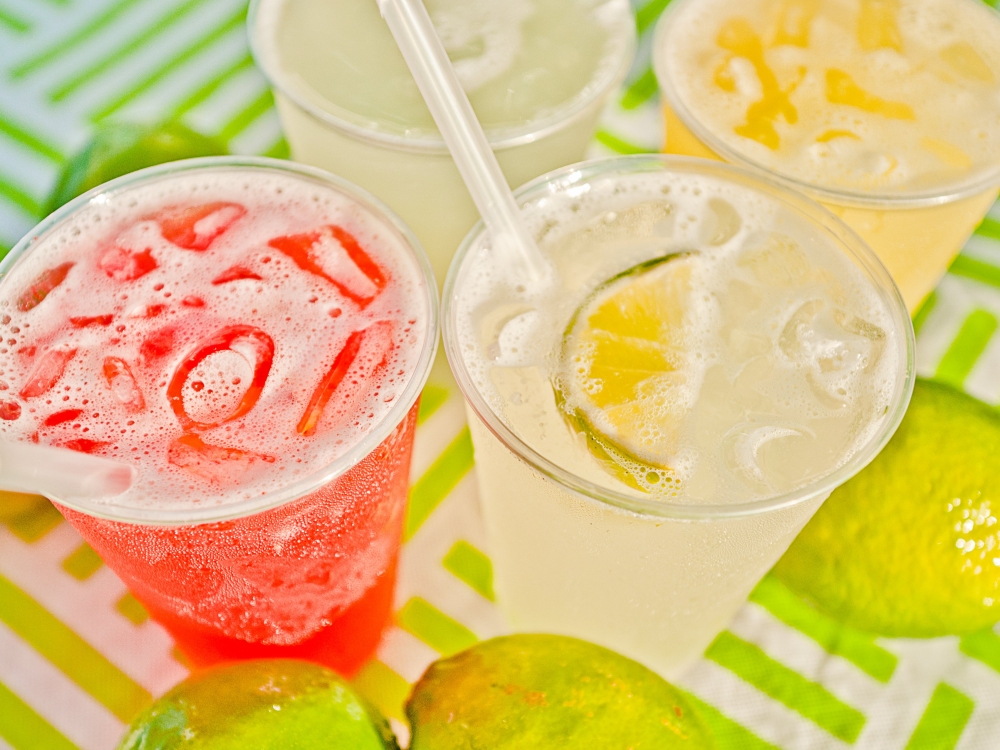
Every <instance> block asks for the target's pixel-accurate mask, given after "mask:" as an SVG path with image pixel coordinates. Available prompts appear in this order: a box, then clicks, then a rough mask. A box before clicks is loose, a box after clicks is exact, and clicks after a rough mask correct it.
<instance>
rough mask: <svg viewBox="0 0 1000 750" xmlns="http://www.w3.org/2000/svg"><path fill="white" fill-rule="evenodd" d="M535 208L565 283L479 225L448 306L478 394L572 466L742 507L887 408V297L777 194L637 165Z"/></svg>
mask: <svg viewBox="0 0 1000 750" xmlns="http://www.w3.org/2000/svg"><path fill="white" fill-rule="evenodd" d="M527 216H528V217H529V218H530V221H532V222H533V224H534V226H535V228H536V230H537V231H538V232H539V236H540V245H541V247H542V249H543V252H545V253H546V254H547V255H548V256H549V258H550V259H551V260H552V263H553V266H554V268H555V269H556V274H555V277H556V279H557V281H555V282H554V283H553V284H552V286H551V287H550V288H548V289H547V290H545V291H544V292H528V291H524V292H522V291H519V290H520V289H522V287H520V286H518V285H517V280H513V279H510V278H508V277H507V276H506V273H505V271H504V269H503V264H502V263H501V264H498V265H494V261H495V259H493V258H492V257H491V254H490V251H489V248H488V247H484V245H483V240H482V238H480V240H479V242H478V243H476V244H475V245H473V247H472V248H471V249H470V251H469V252H470V255H469V256H467V259H466V261H465V263H464V264H463V272H462V274H461V275H460V276H459V277H458V281H457V283H456V286H455V289H456V297H457V299H456V303H455V305H456V306H455V311H454V313H453V318H454V320H455V321H456V323H455V332H456V337H457V339H458V351H460V352H461V356H462V358H463V363H464V366H465V369H466V371H467V372H468V376H469V378H470V379H471V381H472V383H473V384H474V387H475V388H476V390H477V391H478V392H479V393H480V394H481V395H482V396H483V398H484V400H485V401H486V403H487V404H488V406H489V408H490V409H491V410H492V411H493V412H494V413H495V414H496V415H498V416H499V418H500V419H501V420H502V421H503V422H504V423H505V424H506V425H507V427H508V428H510V429H511V430H512V431H513V432H514V433H515V435H517V437H519V438H520V439H521V440H522V441H524V442H525V443H526V444H527V445H528V446H529V447H530V448H532V449H534V450H535V451H536V452H538V453H539V454H541V455H542V456H544V457H545V458H546V459H548V460H549V461H551V462H553V463H555V464H556V465H557V466H558V467H560V468H561V469H563V470H566V471H569V472H571V473H572V474H574V475H575V476H576V477H579V478H581V479H583V480H586V481H589V482H591V483H592V484H595V485H598V486H599V487H604V488H608V489H611V490H614V491H617V492H619V493H624V494H626V495H630V496H635V497H637V498H645V499H651V500H662V501H668V502H673V503H677V502H681V503H684V502H691V503H699V504H708V505H711V504H733V503H742V502H748V501H752V500H757V499H764V498H767V497H771V496H774V495H778V494H782V493H785V492H789V491H792V490H795V489H796V488H799V487H802V486H804V485H806V484H809V483H811V482H813V481H815V480H818V479H820V478H822V477H824V476H826V475H829V474H830V473H831V472H833V471H834V470H835V469H837V468H838V467H840V466H842V465H844V464H845V463H846V462H848V461H849V460H850V459H851V458H852V457H853V456H854V455H855V454H856V453H858V452H859V451H860V450H862V449H863V448H864V447H865V445H866V444H867V443H868V442H869V441H870V440H871V439H872V438H873V437H874V435H875V434H876V433H877V432H878V430H879V428H880V427H881V426H882V425H883V422H884V420H885V419H888V418H890V417H888V416H887V412H888V411H889V410H890V406H891V404H892V403H893V399H894V398H895V389H896V387H897V379H898V373H899V371H900V369H901V368H902V366H903V365H904V362H903V361H902V359H903V358H904V356H905V355H903V354H902V353H901V344H900V340H899V338H898V337H899V336H900V335H902V334H901V333H900V331H899V330H898V328H897V327H898V325H899V324H898V322H897V321H895V320H894V319H893V317H892V313H891V312H890V310H889V307H888V303H887V302H886V300H885V298H884V297H883V296H882V295H880V293H879V291H878V290H877V289H876V287H875V285H874V283H873V282H872V281H871V280H870V279H869V278H868V277H866V276H865V274H864V272H863V271H862V270H861V268H860V267H859V266H858V265H856V263H855V262H854V261H853V260H851V259H850V257H849V256H848V255H847V253H846V252H845V250H844V249H843V247H842V246H840V245H838V244H836V243H835V241H834V240H833V238H832V236H831V235H828V234H826V233H825V232H823V231H817V225H816V224H814V223H813V222H812V221H810V220H808V219H806V217H805V216H803V215H802V214H800V213H798V212H795V211H793V210H792V209H790V208H788V207H787V206H786V205H784V204H782V203H780V202H779V201H778V200H776V199H774V198H773V197H771V196H769V195H768V194H767V193H765V192H763V191H756V190H752V189H750V188H749V187H747V186H743V185H740V184H737V183H730V182H725V181H723V180H721V179H719V178H717V177H714V176H710V175H697V174H691V173H684V172H676V173H670V172H663V173H641V172H640V173H638V174H633V175H617V176H605V177H595V178H593V179H591V180H589V181H588V180H583V181H581V182H580V184H576V183H574V184H573V185H572V186H571V187H569V188H568V189H564V190H563V191H562V192H554V193H553V194H546V195H545V197H544V198H541V199H539V200H538V201H536V202H535V203H534V204H532V205H531V207H530V208H529V209H527ZM538 491H539V492H541V491H542V488H539V490H538Z"/></svg>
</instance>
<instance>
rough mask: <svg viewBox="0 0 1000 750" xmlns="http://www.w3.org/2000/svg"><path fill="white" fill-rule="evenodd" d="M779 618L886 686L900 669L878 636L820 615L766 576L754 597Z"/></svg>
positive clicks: (782, 585) (752, 595)
mask: <svg viewBox="0 0 1000 750" xmlns="http://www.w3.org/2000/svg"><path fill="white" fill-rule="evenodd" d="M750 601H752V602H754V603H756V604H759V605H760V606H762V607H763V608H764V609H766V610H767V611H768V612H770V613H771V614H772V615H773V616H774V617H775V618H777V619H778V620H780V621H781V622H783V623H785V624H786V625H788V626H790V627H792V628H795V629H796V630H798V631H799V632H800V633H803V634H804V635H807V636H809V637H810V638H812V639H813V640H814V641H816V643H818V644H819V645H820V646H822V647H823V649H824V650H826V651H827V653H830V654H836V655H837V656H840V657H843V658H844V659H847V661H849V662H851V663H852V664H853V665H854V666H856V667H857V668H858V669H860V670H861V671H862V672H864V673H865V674H867V675H869V676H871V677H874V678H875V679H876V680H878V681H879V682H883V683H886V682H888V681H889V679H890V678H891V677H892V673H893V672H894V671H895V670H896V663H897V662H898V659H897V658H896V656H895V655H894V654H893V653H891V652H889V651H886V650H885V649H884V648H882V647H881V646H877V645H876V644H875V637H874V636H872V635H869V634H867V633H861V632H859V631H856V630H853V629H851V628H848V627H845V626H843V625H841V624H840V623H838V622H836V621H835V620H832V619H830V618H829V617H826V616H825V615H822V614H820V613H819V612H817V611H816V610H815V609H814V608H813V607H811V606H810V605H809V604H807V603H806V602H804V601H803V600H802V599H800V598H799V597H798V596H796V595H795V594H794V593H792V591H791V590H789V589H788V588H787V587H786V586H785V585H784V584H783V583H781V581H779V580H778V579H777V578H775V577H774V576H771V575H769V576H766V577H765V578H764V580H762V581H761V582H760V583H759V584H758V586H757V588H756V589H754V591H753V592H752V593H751V594H750Z"/></svg>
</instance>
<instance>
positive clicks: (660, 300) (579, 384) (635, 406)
mask: <svg viewBox="0 0 1000 750" xmlns="http://www.w3.org/2000/svg"><path fill="white" fill-rule="evenodd" d="M693 262H694V257H693V256H692V255H690V254H687V253H684V254H674V255H670V256H666V257H663V258H656V259H654V260H650V261H646V262H645V263H641V264H640V265H637V266H634V267H633V268H630V269H628V270H627V271H624V272H623V273H620V274H618V275H617V276H615V277H614V278H612V279H610V280H608V281H606V282H605V283H604V284H602V285H601V286H600V287H598V288H597V289H596V290H595V291H594V292H593V293H592V294H591V295H590V296H589V297H588V298H587V300H586V301H585V302H584V304H583V305H582V306H581V307H580V309H579V310H577V312H576V314H575V315H574V316H573V319H572V320H571V321H570V324H569V326H568V327H567V329H566V333H565V335H564V338H563V344H562V351H561V357H560V363H559V372H558V375H557V377H556V378H555V379H554V383H553V386H554V388H555V391H556V400H557V402H558V403H559V404H560V407H561V409H562V411H563V414H564V415H565V417H566V419H567V422H568V423H569V424H570V426H571V428H572V429H574V430H576V431H577V432H579V433H580V434H581V435H582V436H583V437H584V438H585V440H586V442H587V446H588V448H589V449H590V451H591V452H592V453H593V454H594V455H595V456H596V457H597V458H598V459H599V460H601V461H602V462H603V463H604V464H605V465H606V466H608V468H609V469H611V470H612V472H613V473H614V474H615V475H616V476H617V477H618V478H619V479H621V480H622V481H624V482H625V483H626V484H628V485H629V486H631V487H633V488H635V489H639V490H643V491H647V492H657V493H659V492H662V491H664V490H665V489H667V490H669V488H670V487H671V486H676V478H677V477H676V473H675V472H674V471H673V470H672V469H671V468H670V465H669V462H670V458H671V456H673V455H674V454H675V453H676V449H677V433H678V430H679V428H680V421H681V418H682V416H683V414H684V413H685V412H686V411H687V410H688V409H689V408H690V403H689V393H688V391H689V390H690V389H689V388H688V387H687V386H688V380H689V378H688V371H689V365H688V360H689V356H690V354H689V352H690V347H688V346H687V345H686V341H685V339H686V338H687V336H686V330H687V328H688V325H687V320H686V318H687V317H688V312H687V311H688V310H689V308H690V297H691V271H692V263H693Z"/></svg>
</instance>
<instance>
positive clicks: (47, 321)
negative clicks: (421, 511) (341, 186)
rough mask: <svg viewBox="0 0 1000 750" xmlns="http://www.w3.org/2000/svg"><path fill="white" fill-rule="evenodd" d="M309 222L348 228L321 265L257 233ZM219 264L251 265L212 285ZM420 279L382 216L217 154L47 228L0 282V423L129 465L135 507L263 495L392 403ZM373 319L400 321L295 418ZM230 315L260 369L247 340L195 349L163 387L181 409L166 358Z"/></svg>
mask: <svg viewBox="0 0 1000 750" xmlns="http://www.w3.org/2000/svg"><path fill="white" fill-rule="evenodd" d="M317 195H319V196H320V197H322V200H318V201H317V200H314V198H315V197H317ZM206 199H212V200H213V201H214V202H210V203H205V202H204V201H205V200H206ZM216 199H217V200H216ZM165 227H166V229H165ZM324 227H338V228H339V231H342V232H344V234H343V235H342V236H340V237H336V238H332V239H331V242H330V247H325V246H324V247H323V248H321V249H320V250H319V251H317V253H316V255H315V258H314V260H315V261H316V262H317V263H318V265H319V267H322V268H324V269H325V270H326V272H327V273H326V277H328V278H326V277H319V276H316V275H315V274H312V273H309V272H305V271H303V270H302V268H301V267H299V266H298V265H297V264H296V263H295V262H294V260H293V259H292V258H290V257H288V256H286V255H285V254H283V253H279V252H276V251H275V250H274V249H270V248H268V244H267V243H268V240H270V239H272V238H276V237H283V236H289V235H294V234H296V233H306V232H313V231H316V230H318V229H322V228H324ZM167 235H170V238H168V237H167ZM171 238H172V239H171ZM352 243H354V244H352ZM355 245H356V246H357V247H355ZM359 248H361V250H360V252H359V250H358V249H359ZM328 250H329V251H330V252H327V251H328ZM334 251H336V252H334ZM337 253H339V255H338V254H337ZM67 258H71V259H72V261H71V262H70V261H67V260H66V259H67ZM349 263H353V264H354V266H353V271H352V267H351V266H350V265H349ZM234 268H242V269H245V270H248V271H250V272H251V273H249V274H235V273H234V274H231V278H229V279H226V280H223V281H222V282H221V283H217V284H216V283H213V281H218V280H219V275H220V274H221V273H222V272H224V271H225V270H226V269H230V270H232V269H234ZM373 268H374V270H373ZM359 269H360V270H359ZM352 274H353V275H352ZM423 284H424V282H423V277H422V273H421V271H420V269H419V268H418V267H417V265H416V262H415V260H413V259H412V258H411V257H410V255H409V253H408V251H407V250H406V249H405V248H404V247H403V245H402V240H400V239H397V236H396V234H395V233H394V232H392V231H386V229H385V227H384V225H383V224H382V220H381V219H379V218H378V217H376V216H374V215H372V214H369V213H368V211H367V209H364V208H362V207H361V206H359V205H358V204H356V203H354V202H353V201H352V200H351V199H350V198H347V197H346V196H343V195H342V194H340V193H339V192H337V191H335V190H333V189H329V188H325V187H322V186H320V187H317V185H316V183H315V182H312V181H311V180H308V179H303V178H300V177H296V176H292V175H282V174H279V173H270V174H269V173H260V172H255V173H254V181H253V182H252V183H247V182H246V181H245V178H244V174H243V173H242V172H241V169H240V168H231V169H216V170H208V171H205V172H201V173H195V174H186V175H185V174H180V175H170V176H165V177H163V178H160V179H158V180H156V181H154V182H151V183H148V184H146V185H140V186H138V187H134V188H130V189H128V190H126V191H123V192H122V193H118V194H115V195H114V196H112V197H110V198H109V199H107V200H104V201H97V202H93V203H91V204H90V205H88V206H87V207H85V208H83V209H81V210H80V211H79V212H78V213H77V214H75V215H73V216H71V217H70V218H69V219H67V220H66V221H65V223H63V224H62V225H59V226H58V227H56V228H55V229H53V230H52V231H51V233H50V234H49V235H48V236H46V237H44V238H42V240H41V241H40V242H38V243H37V244H36V245H35V246H34V247H33V249H32V250H31V252H30V253H29V254H28V255H26V256H24V257H23V258H21V259H19V261H18V262H17V263H16V264H15V265H14V267H13V268H12V270H11V271H10V273H9V274H8V276H7V277H6V278H5V279H4V280H3V289H4V293H5V294H6V295H7V299H6V300H4V301H0V307H3V308H4V309H3V312H4V313H5V314H4V316H3V317H2V318H0V320H2V321H5V322H2V323H0V337H2V339H3V340H4V341H7V340H16V342H17V344H16V346H15V345H8V346H7V347H0V349H3V351H2V352H0V369H2V370H3V377H4V379H5V382H9V383H12V384H13V385H12V386H9V388H10V391H11V392H12V393H13V392H16V393H17V400H16V401H11V402H10V404H11V406H9V407H7V408H6V410H5V411H3V414H0V416H3V415H4V414H6V415H13V414H14V412H15V411H17V409H18V408H19V409H20V411H19V412H18V417H17V418H16V419H10V418H6V417H4V420H3V422H2V423H0V432H2V433H3V434H4V436H5V437H7V438H15V439H37V440H38V441H39V442H43V443H48V444H53V445H62V446H66V447H70V448H74V449H76V450H83V451H88V452H97V453H100V454H101V455H105V456H108V457H112V458H119V459H122V460H126V461H130V462H132V463H135V464H137V465H138V466H139V467H140V470H141V476H140V479H139V481H138V482H137V484H136V486H135V487H134V488H133V490H131V491H130V493H129V494H128V495H127V496H123V497H120V498H117V499H116V502H125V503H127V504H133V505H134V506H136V507H170V506H176V505H180V504H187V503H195V504H205V505H218V504H226V503H229V502H235V501H239V500H241V499H244V498H247V497H253V496H260V495H261V494H264V493H266V492H269V491H272V490H275V489H279V488H281V487H283V486H287V485H288V484H290V483H292V482H294V481H296V480H298V479H301V478H304V477H306V476H307V475H309V474H312V473H313V472H315V471H316V470H317V469H318V468H319V467H323V466H326V465H329V464H330V463H332V462H333V461H334V460H335V459H336V458H337V457H338V456H340V455H342V454H343V453H344V452H346V451H347V450H349V449H350V448H351V447H353V446H354V445H356V444H357V443H358V442H359V441H360V440H362V439H364V437H365V436H366V435H368V434H369V433H370V432H371V431H372V430H373V429H374V428H376V427H377V426H378V425H379V423H380V421H381V420H382V419H383V417H384V416H385V415H386V414H387V413H388V412H389V411H390V410H391V409H392V408H393V407H394V406H395V404H396V402H397V401H398V399H397V396H398V395H399V394H401V393H402V392H403V390H404V389H405V387H406V385H407V383H408V382H409V378H410V377H411V375H412V372H413V368H414V367H415V365H416V361H417V358H418V357H419V355H420V351H421V348H422V346H423V344H424V340H425V337H426V335H427V334H426V325H427V321H426V320H425V318H424V314H425V313H424V310H425V301H424V297H425V290H424V288H423ZM8 290H9V291H8ZM310 300H315V302H311V301H310ZM332 310H337V311H339V312H338V314H336V315H333V314H332V313H331V314H328V312H329V311H332ZM381 322H394V324H395V325H396V329H395V332H394V333H393V334H392V335H391V341H387V348H386V349H385V351H383V355H381V356H379V357H378V358H377V359H378V361H376V362H372V361H371V359H372V357H370V356H363V357H361V358H360V359H359V360H358V361H357V362H356V363H355V365H354V367H353V368H352V369H351V370H350V371H349V372H347V373H346V374H345V375H346V377H345V379H344V383H343V385H342V388H341V389H340V390H338V392H337V393H336V395H335V397H334V399H333V400H332V402H331V404H330V406H329V407H328V408H327V409H326V410H325V412H324V413H323V414H322V415H321V417H322V418H321V419H320V420H319V421H318V424H317V429H316V430H315V434H313V435H311V436H309V437H304V436H302V435H300V434H299V433H297V432H296V424H297V422H298V421H299V420H300V418H301V417H302V414H303V411H304V410H305V408H306V405H307V402H308V400H309V396H310V393H311V392H312V391H313V390H314V389H315V388H316V386H317V384H318V383H319V382H320V380H321V379H322V377H323V374H324V373H325V372H326V371H327V370H328V369H329V368H330V366H331V363H332V362H333V361H334V359H335V357H336V355H337V352H338V351H339V350H340V348H341V347H342V346H343V344H344V341H345V340H346V339H347V337H348V336H349V335H350V334H351V332H352V331H356V330H361V329H365V328H368V327H371V326H372V325H373V324H375V325H377V324H379V323H381ZM234 327H235V328H237V329H239V328H241V327H243V328H248V329H253V330H259V331H262V332H264V335H266V336H267V337H269V338H270V339H272V341H273V351H272V353H271V354H270V355H268V356H269V357H273V362H270V369H269V372H268V373H266V376H264V377H261V378H258V377H257V375H258V374H259V373H260V372H261V370H260V368H259V367H258V366H257V365H258V364H259V362H258V359H259V357H258V356H257V354H256V353H255V352H256V349H255V346H254V345H253V341H252V340H251V339H252V337H250V338H247V337H246V336H244V337H243V338H240V337H236V338H235V339H233V340H231V341H228V340H227V342H225V345H224V346H220V347H218V348H217V349H214V350H212V351H207V352H204V356H200V357H199V358H198V359H199V361H197V362H195V363H194V364H193V366H192V368H191V371H190V372H188V373H186V375H187V377H185V378H183V379H182V381H181V382H179V384H178V386H177V388H178V391H179V392H180V393H181V396H180V398H179V399H178V402H179V403H180V404H182V409H181V411H182V412H183V413H185V414H186V415H188V421H184V420H180V421H179V420H178V418H177V414H176V413H175V410H174V409H173V408H172V401H171V398H170V395H171V394H170V392H169V391H170V384H171V380H172V378H173V376H174V374H175V372H176V371H177V370H178V368H179V367H180V366H181V365H182V364H183V360H184V358H185V357H188V356H189V355H191V354H192V352H194V351H195V350H196V349H197V348H198V346H199V342H203V341H204V340H205V337H206V336H209V337H210V336H211V335H213V332H216V333H218V332H219V331H225V330H230V329H233V328H234ZM382 365H384V367H383V366H382ZM258 380H260V382H257V381H258ZM5 395H6V394H5ZM251 396H252V398H251ZM8 398H9V396H8ZM247 404H249V407H250V408H248V409H245V410H243V411H241V408H242V407H243V406H246V405H247ZM335 404H336V405H337V406H336V408H334V405H335ZM15 407H16V408H15ZM74 411H75V412H79V413H78V415H77V416H76V417H74V418H73V419H61V418H60V415H65V414H68V413H70V412H74ZM233 415H235V416H233ZM194 435H197V438H198V440H200V441H201V442H200V443H198V444H197V445H194V444H192V443H191V442H190V441H191V440H193V439H194V438H193V436H194ZM185 436H186V437H185ZM181 438H184V440H188V442H184V441H183V440H181ZM178 441H180V442H178ZM262 456H264V457H271V459H272V460H271V461H265V460H264V459H263V458H261V457H262ZM251 464H252V466H253V470H252V471H249V470H246V471H245V470H244V469H247V467H249V466H250V465H251ZM213 467H214V468H213ZM220 467H222V468H220ZM234 467H242V468H240V469H238V470H236V472H235V474H233V471H232V470H233V468H234ZM230 476H240V477H241V479H240V481H239V482H229V481H228V480H227V479H226V477H230ZM213 477H214V478H213Z"/></svg>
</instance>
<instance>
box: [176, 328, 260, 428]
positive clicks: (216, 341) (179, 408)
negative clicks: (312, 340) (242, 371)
mask: <svg viewBox="0 0 1000 750" xmlns="http://www.w3.org/2000/svg"><path fill="white" fill-rule="evenodd" d="M226 350H229V351H233V352H236V353H237V354H239V355H240V356H241V357H243V358H244V359H245V360H246V361H247V363H248V364H249V365H250V367H251V369H252V370H253V378H252V379H251V381H250V385H249V387H248V388H247V390H246V392H245V393H244V394H243V398H242V399H241V400H240V402H239V404H237V406H236V408H235V409H233V411H232V412H231V413H229V414H228V415H226V416H224V417H223V418H221V419H218V420H215V421H213V422H199V421H197V420H195V419H193V418H192V417H191V416H190V415H189V414H188V412H187V410H186V409H185V407H184V394H183V391H184V385H185V383H187V381H188V378H189V377H190V375H191V373H192V372H193V371H194V370H195V369H196V368H197V367H198V366H199V365H200V364H201V363H202V362H204V361H205V359H206V358H208V357H209V356H211V355H212V354H215V353H217V352H222V351H226ZM273 362H274V341H273V340H272V339H271V337H270V336H268V335H267V334H266V333H264V331H262V330H260V329H259V328H255V327H254V326H244V325H237V326H226V327H225V328H221V329H219V330H218V331H215V332H214V333H212V334H211V335H209V336H207V337H206V338H204V339H202V340H201V341H199V342H198V343H197V344H196V345H195V348H194V349H193V350H192V351H191V352H190V353H189V354H188V355H187V356H186V357H185V358H184V360H183V361H182V362H181V363H180V365H178V366H177V369H176V370H175V371H174V375H173V377H172V378H171V380H170V383H169V384H168V385H167V400H168V401H169V402H170V406H171V408H172V409H173V411H174V415H175V416H176V417H177V421H178V422H180V424H181V427H182V428H183V429H184V431H185V432H201V431H204V430H210V429H212V428H213V427H218V426H219V425H221V424H224V423H226V422H231V421H232V420H234V419H238V418H240V417H242V416H243V415H244V414H246V413H247V412H249V411H250V410H251V409H253V407H254V406H256V405H257V401H258V399H260V395H261V392H262V391H263V390H264V385H265V383H266V382H267V376H268V375H269V374H270V372H271V365H272V363H273Z"/></svg>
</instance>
